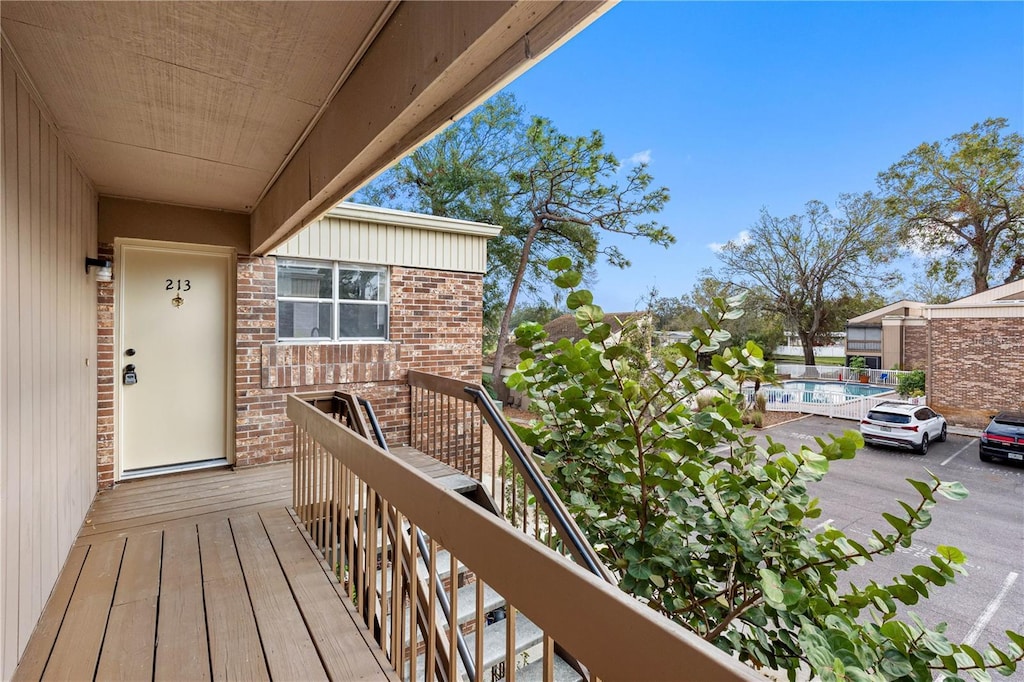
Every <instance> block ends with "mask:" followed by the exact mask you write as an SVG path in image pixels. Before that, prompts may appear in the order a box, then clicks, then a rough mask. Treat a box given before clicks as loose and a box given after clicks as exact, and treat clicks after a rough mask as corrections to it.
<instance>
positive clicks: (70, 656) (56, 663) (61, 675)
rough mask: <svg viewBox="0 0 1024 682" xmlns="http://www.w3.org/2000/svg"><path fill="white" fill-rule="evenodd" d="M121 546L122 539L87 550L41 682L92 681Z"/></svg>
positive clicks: (119, 560) (114, 585)
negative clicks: (47, 681)
mask: <svg viewBox="0 0 1024 682" xmlns="http://www.w3.org/2000/svg"><path fill="white" fill-rule="evenodd" d="M124 545H125V541H124V540H115V541H114V542H104V543H102V544H99V545H94V546H92V547H91V548H90V549H89V555H88V556H87V557H86V558H85V564H84V565H83V566H82V573H81V575H80V576H79V577H78V583H77V584H76V586H75V592H74V594H73V595H72V596H71V601H70V603H69V604H68V610H67V614H66V615H65V616H64V622H63V623H62V624H61V628H60V633H58V635H57V641H56V642H55V643H54V646H53V652H52V653H51V654H50V660H49V662H48V663H47V665H46V669H45V670H44V671H43V676H42V679H44V680H82V679H92V677H93V674H94V673H95V671H96V662H97V661H98V660H99V656H100V645H101V644H102V643H103V634H104V632H105V631H106V627H107V615H108V614H109V613H110V605H111V603H112V602H113V600H114V589H115V587H116V585H117V575H118V572H119V570H120V568H121V557H122V555H123V554H124Z"/></svg>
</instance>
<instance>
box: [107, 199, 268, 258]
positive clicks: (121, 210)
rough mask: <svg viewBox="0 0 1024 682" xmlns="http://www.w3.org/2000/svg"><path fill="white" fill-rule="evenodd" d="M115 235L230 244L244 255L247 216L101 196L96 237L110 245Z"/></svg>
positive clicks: (247, 240) (247, 246) (247, 223)
mask: <svg viewBox="0 0 1024 682" xmlns="http://www.w3.org/2000/svg"><path fill="white" fill-rule="evenodd" d="M118 237H132V238H136V239H155V240H158V241H165V242H188V243H191V244H214V245H217V246H231V247H234V248H235V249H236V250H237V252H238V253H239V254H242V255H245V254H248V253H249V215H248V214H246V213H235V212H232V211H218V210H213V209H205V208H192V207H189V206H176V205H173V204H162V203H158V202H151V201H139V200H136V199H123V198H120V197H111V196H100V198H99V207H98V216H97V240H98V241H99V243H101V244H113V243H114V240H115V239H117V238H118Z"/></svg>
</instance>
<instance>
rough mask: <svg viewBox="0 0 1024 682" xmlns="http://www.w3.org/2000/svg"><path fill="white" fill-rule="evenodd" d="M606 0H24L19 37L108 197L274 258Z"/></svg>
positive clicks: (75, 147)
mask: <svg viewBox="0 0 1024 682" xmlns="http://www.w3.org/2000/svg"><path fill="white" fill-rule="evenodd" d="M608 5H609V3H608V2H604V1H602V2H561V1H552V2H529V1H528V0H507V1H505V2H469V3H462V2H440V3H430V2H400V1H398V0H395V1H393V2H124V3H120V2H31V1H29V2H26V1H20V0H4V2H3V3H2V5H0V18H2V27H3V35H4V37H5V39H6V41H7V42H8V43H9V44H10V46H11V47H12V48H13V51H14V53H15V54H16V55H17V58H18V60H19V61H20V62H21V67H22V70H23V71H24V72H25V73H26V74H27V75H28V77H29V79H30V80H31V87H34V88H35V89H36V90H37V92H38V95H39V97H40V99H41V100H42V102H43V103H44V104H45V107H46V108H47V109H48V110H49V114H50V116H51V117H52V118H53V120H54V123H55V124H56V125H57V127H58V128H59V129H60V130H61V131H62V134H63V136H64V138H65V140H66V142H67V144H68V145H69V146H70V148H71V152H72V154H73V155H74V156H75V157H76V158H77V159H78V161H79V164H80V166H81V168H82V170H83V171H84V172H85V174H86V175H87V176H88V177H89V178H90V179H91V180H92V182H93V184H94V185H95V186H96V189H97V191H98V192H99V193H100V194H105V195H111V196H120V197H127V198H133V199H142V200H147V201H155V202H163V203H171V204H181V205H187V206H197V207H203V208H214V209H223V210H230V211H239V212H245V213H249V214H251V215H252V218H251V221H250V222H251V231H252V240H251V241H252V246H253V248H254V250H256V251H266V250H267V249H269V248H271V247H272V246H274V245H276V244H277V243H280V242H281V241H282V240H283V239H284V238H286V237H287V236H289V235H290V234H291V233H294V232H295V231H297V230H298V229H300V228H301V227H302V226H304V225H305V224H307V223H308V222H310V221H312V220H314V219H316V218H317V217H319V214H321V213H323V212H325V211H326V210H328V209H329V208H331V206H333V205H334V204H335V203H337V202H338V201H339V200H340V199H342V198H343V197H344V196H346V195H348V194H350V193H351V192H352V191H354V190H355V189H356V188H357V187H358V186H360V185H361V184H362V183H364V182H365V181H366V180H367V179H369V178H370V177H372V176H373V175H374V174H376V173H377V172H379V171H380V170H381V169H383V168H385V167H387V166H388V165H389V164H390V163H392V162H393V161H395V160H396V159H397V158H399V157H400V156H401V155H402V154H404V153H406V152H407V151H409V150H410V149H411V148H413V147H414V146H415V145H417V144H419V143H420V142H422V141H423V140H424V139H426V138H427V137H429V136H430V135H432V134H433V133H434V132H436V131H437V130H438V129H439V128H440V127H442V126H443V125H444V124H445V123H447V122H448V121H450V120H451V119H452V118H453V117H456V116H458V115H459V114H461V113H463V112H464V111H466V110H467V109H468V108H470V107H471V106H473V105H474V104H475V103H476V102H478V101H480V100H481V99H482V98H483V97H486V96H487V95H489V94H490V93H492V92H494V91H495V90H496V89H497V88H499V87H500V86H501V85H503V84H504V83H505V82H507V81H508V80H510V79H511V78H512V77H514V75H516V74H517V73H519V72H521V71H522V70H524V69H525V68H527V67H528V66H529V65H530V64H532V63H533V62H534V61H535V60H536V59H537V58H538V57H539V56H542V55H543V54H544V53H545V52H546V51H548V50H550V49H553V48H554V47H555V46H557V45H558V44H560V43H561V42H562V41H564V40H565V39H567V38H568V37H569V36H570V35H572V34H574V33H575V32H576V31H578V30H579V29H580V28H582V26H584V25H585V24H586V23H589V21H591V20H592V19H593V18H595V17H596V16H598V15H599V14H601V13H602V12H603V11H604V10H605V9H606V8H607V6H608Z"/></svg>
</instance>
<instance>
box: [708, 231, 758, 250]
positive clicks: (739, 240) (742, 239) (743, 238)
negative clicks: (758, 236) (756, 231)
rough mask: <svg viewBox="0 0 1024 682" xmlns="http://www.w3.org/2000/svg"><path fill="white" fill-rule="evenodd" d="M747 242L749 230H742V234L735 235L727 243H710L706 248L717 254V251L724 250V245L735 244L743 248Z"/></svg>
mask: <svg viewBox="0 0 1024 682" xmlns="http://www.w3.org/2000/svg"><path fill="white" fill-rule="evenodd" d="M749 241H750V230H743V231H742V232H740V233H739V234H738V235H736V236H735V237H733V238H732V239H730V240H729V241H727V242H724V243H723V242H711V243H710V244H708V248H709V249H711V250H712V251H714V252H715V253H718V252H719V251H721V250H722V249H724V248H725V246H726V244H735V245H736V246H743V245H744V244H746V243H747V242H749Z"/></svg>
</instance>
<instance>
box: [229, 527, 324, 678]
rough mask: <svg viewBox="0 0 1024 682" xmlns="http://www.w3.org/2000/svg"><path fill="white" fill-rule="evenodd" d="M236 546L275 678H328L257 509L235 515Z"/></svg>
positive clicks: (233, 528)
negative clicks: (249, 512) (254, 511)
mask: <svg viewBox="0 0 1024 682" xmlns="http://www.w3.org/2000/svg"><path fill="white" fill-rule="evenodd" d="M231 530H232V532H233V534H234V537H235V546H236V548H237V549H238V557H239V559H240V560H241V563H242V572H243V573H244V574H245V583H246V585H247V586H248V588H249V599H250V600H251V601H252V610H253V613H255V615H256V623H257V625H258V627H259V631H260V637H261V639H262V640H263V653H264V655H265V656H266V658H267V667H268V668H269V669H270V676H271V678H273V679H275V680H326V679H327V674H326V672H325V671H324V667H323V665H322V664H321V663H320V657H319V655H318V654H317V650H316V647H315V646H314V645H313V640H312V639H310V636H309V632H308V631H307V630H306V625H305V623H304V622H303V620H302V614H301V613H300V612H299V608H298V606H297V605H296V604H295V599H294V597H292V593H291V589H290V588H289V587H288V581H287V580H286V579H285V577H284V574H283V573H282V572H281V565H280V563H279V562H277V561H273V560H268V558H270V557H273V556H274V548H273V546H272V545H271V544H270V540H269V539H267V532H266V530H264V528H263V524H262V523H261V522H260V517H259V516H257V515H256V514H248V515H246V516H241V517H236V518H234V519H232V520H231Z"/></svg>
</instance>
